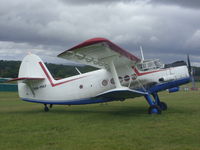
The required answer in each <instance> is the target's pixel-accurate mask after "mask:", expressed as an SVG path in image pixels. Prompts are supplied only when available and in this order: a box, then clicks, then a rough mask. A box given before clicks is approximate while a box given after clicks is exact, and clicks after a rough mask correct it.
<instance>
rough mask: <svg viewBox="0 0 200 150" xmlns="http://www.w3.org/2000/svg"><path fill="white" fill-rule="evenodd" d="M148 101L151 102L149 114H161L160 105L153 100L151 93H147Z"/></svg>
mask: <svg viewBox="0 0 200 150" xmlns="http://www.w3.org/2000/svg"><path fill="white" fill-rule="evenodd" d="M145 98H146V100H147V102H148V103H149V105H150V107H149V109H148V113H149V114H161V112H162V111H161V109H160V107H159V106H158V105H157V104H156V103H155V102H154V101H153V100H152V98H151V96H150V94H147V95H145Z"/></svg>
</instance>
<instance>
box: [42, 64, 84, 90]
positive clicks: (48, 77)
mask: <svg viewBox="0 0 200 150" xmlns="http://www.w3.org/2000/svg"><path fill="white" fill-rule="evenodd" d="M39 64H40V66H41V68H42V70H43V71H44V73H45V75H46V77H47V79H48V80H49V82H50V83H51V86H52V87H55V86H58V85H61V84H64V83H67V82H71V81H75V80H78V79H81V78H84V77H85V76H84V77H78V78H74V79H71V80H66V81H63V82H59V83H53V81H52V78H51V77H50V75H49V74H48V72H47V70H46V68H45V66H44V65H43V63H42V62H39Z"/></svg>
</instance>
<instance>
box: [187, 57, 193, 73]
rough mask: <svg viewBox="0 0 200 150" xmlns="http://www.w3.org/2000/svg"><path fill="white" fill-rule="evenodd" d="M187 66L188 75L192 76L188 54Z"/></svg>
mask: <svg viewBox="0 0 200 150" xmlns="http://www.w3.org/2000/svg"><path fill="white" fill-rule="evenodd" d="M187 65H188V72H189V75H190V76H192V67H191V62H190V56H189V54H187Z"/></svg>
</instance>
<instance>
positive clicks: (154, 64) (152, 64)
mask: <svg viewBox="0 0 200 150" xmlns="http://www.w3.org/2000/svg"><path fill="white" fill-rule="evenodd" d="M163 66H164V65H163V64H162V63H161V62H160V60H159V59H155V60H144V61H143V62H141V63H138V64H137V68H138V69H139V70H140V71H149V70H155V69H160V68H163Z"/></svg>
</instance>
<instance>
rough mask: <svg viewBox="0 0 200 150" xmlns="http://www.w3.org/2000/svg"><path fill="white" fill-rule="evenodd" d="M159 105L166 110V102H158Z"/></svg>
mask: <svg viewBox="0 0 200 150" xmlns="http://www.w3.org/2000/svg"><path fill="white" fill-rule="evenodd" d="M159 106H160V109H161V110H167V104H166V103H165V102H160V103H159Z"/></svg>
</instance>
